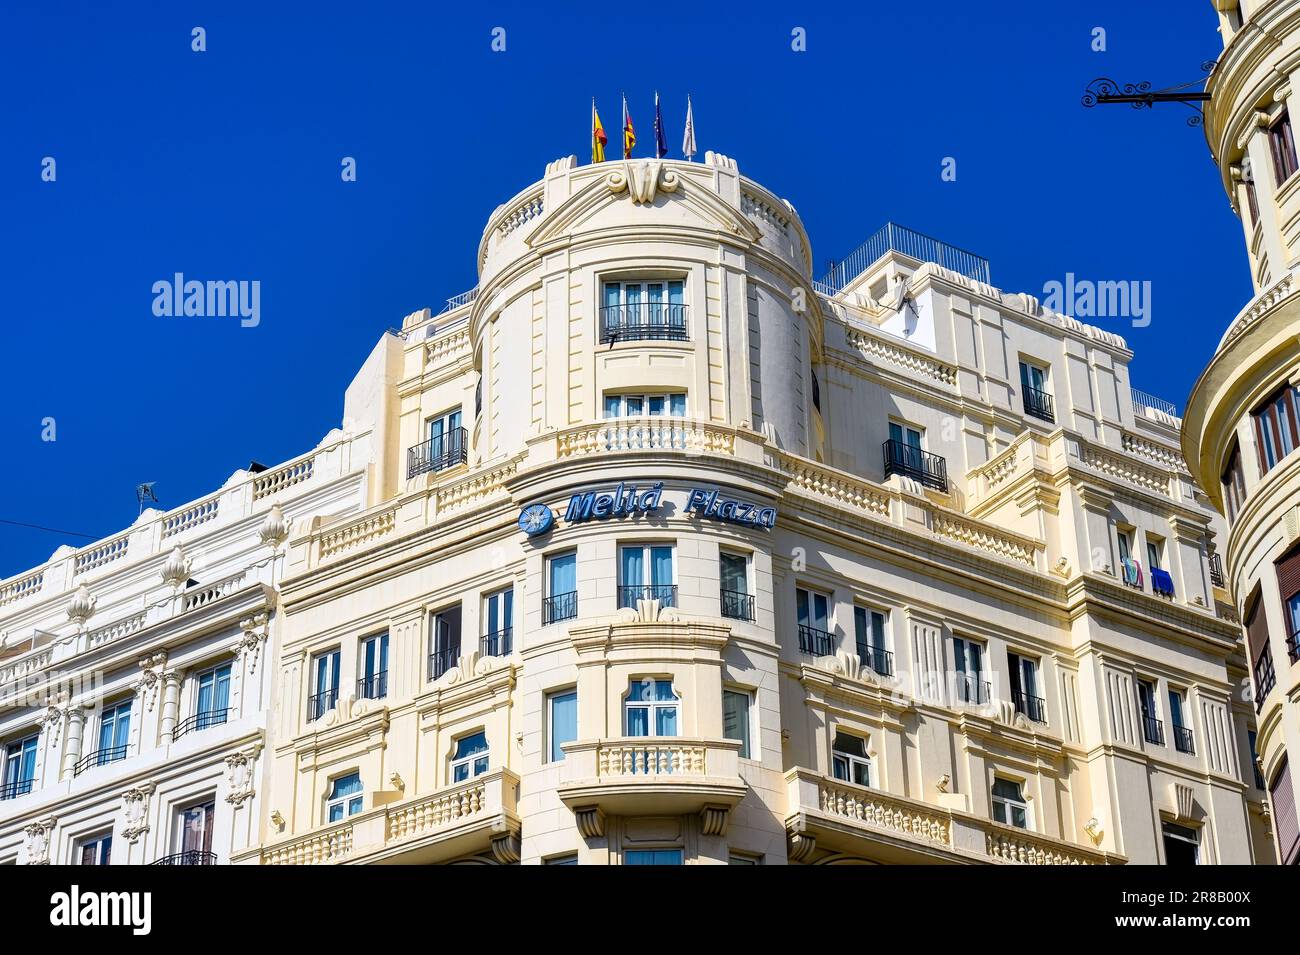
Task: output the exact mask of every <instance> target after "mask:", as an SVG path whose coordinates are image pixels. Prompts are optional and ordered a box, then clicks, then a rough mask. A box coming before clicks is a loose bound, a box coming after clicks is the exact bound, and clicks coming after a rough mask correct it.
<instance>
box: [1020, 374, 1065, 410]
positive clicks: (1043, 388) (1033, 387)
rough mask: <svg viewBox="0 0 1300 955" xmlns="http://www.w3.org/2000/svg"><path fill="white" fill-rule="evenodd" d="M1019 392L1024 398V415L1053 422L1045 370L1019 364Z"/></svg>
mask: <svg viewBox="0 0 1300 955" xmlns="http://www.w3.org/2000/svg"><path fill="white" fill-rule="evenodd" d="M1020 390H1021V393H1022V394H1023V396H1024V402H1023V403H1024V409H1025V414H1027V415H1031V416H1032V417H1035V418H1040V419H1042V420H1043V421H1055V420H1056V411H1055V409H1054V408H1053V407H1052V396H1051V394H1050V393H1049V392H1048V390H1047V370H1046V369H1045V368H1041V367H1039V366H1038V365H1035V364H1032V363H1030V362H1025V361H1022V362H1021V363H1020Z"/></svg>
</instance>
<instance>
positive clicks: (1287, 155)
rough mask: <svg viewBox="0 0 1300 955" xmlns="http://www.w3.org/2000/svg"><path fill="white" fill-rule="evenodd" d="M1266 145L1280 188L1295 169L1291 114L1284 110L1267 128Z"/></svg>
mask: <svg viewBox="0 0 1300 955" xmlns="http://www.w3.org/2000/svg"><path fill="white" fill-rule="evenodd" d="M1268 147H1269V151H1270V152H1271V153H1272V154H1273V174H1274V175H1275V176H1276V177H1277V184H1278V187H1279V188H1280V187H1281V186H1282V184H1283V183H1285V182H1286V181H1287V180H1288V179H1290V178H1291V176H1292V175H1294V174H1295V171H1296V153H1295V135H1294V134H1293V133H1292V131H1291V116H1290V114H1288V113H1286V112H1285V111H1284V112H1283V113H1282V115H1281V116H1279V117H1278V118H1277V119H1276V120H1275V121H1274V123H1273V125H1272V126H1270V127H1269V128H1268Z"/></svg>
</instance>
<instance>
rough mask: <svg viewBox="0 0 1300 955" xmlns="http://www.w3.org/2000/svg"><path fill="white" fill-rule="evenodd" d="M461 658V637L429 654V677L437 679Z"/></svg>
mask: <svg viewBox="0 0 1300 955" xmlns="http://www.w3.org/2000/svg"><path fill="white" fill-rule="evenodd" d="M459 659H460V638H459V637H458V638H457V639H456V642H455V643H451V644H447V645H445V646H443V647H442V648H441V649H439V650H434V651H433V652H432V653H431V654H429V679H430V680H436V679H438V677H440V676H442V675H443V674H444V673H446V672H447V671H448V670H450V669H451V668H452V667H454V666H455V665H456V661H457V660H459Z"/></svg>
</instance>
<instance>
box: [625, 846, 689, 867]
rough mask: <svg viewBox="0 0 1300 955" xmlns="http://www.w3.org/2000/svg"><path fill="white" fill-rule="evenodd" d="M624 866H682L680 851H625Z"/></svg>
mask: <svg viewBox="0 0 1300 955" xmlns="http://www.w3.org/2000/svg"><path fill="white" fill-rule="evenodd" d="M623 864H624V865H682V864H683V863H682V850H681V849H626V850H624V852H623Z"/></svg>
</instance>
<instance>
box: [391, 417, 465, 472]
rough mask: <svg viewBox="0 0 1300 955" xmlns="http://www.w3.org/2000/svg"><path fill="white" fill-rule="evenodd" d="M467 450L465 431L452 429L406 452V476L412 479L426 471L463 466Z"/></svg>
mask: <svg viewBox="0 0 1300 955" xmlns="http://www.w3.org/2000/svg"><path fill="white" fill-rule="evenodd" d="M468 448H469V441H468V440H467V438H466V431H465V429H464V428H452V429H451V430H450V431H448V432H446V433H445V434H440V435H438V436H437V437H436V438H430V439H429V440H428V441H425V442H424V443H423V444H417V445H416V446H415V447H413V448H408V449H407V450H406V476H407V477H408V478H413V477H415V476H416V475H417V474H423V473H425V472H426V471H442V470H445V469H446V468H450V467H455V466H456V465H457V464H464V463H465V461H466V460H467V458H468Z"/></svg>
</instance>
